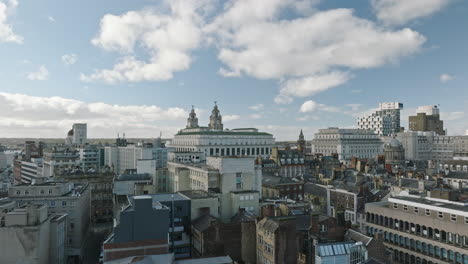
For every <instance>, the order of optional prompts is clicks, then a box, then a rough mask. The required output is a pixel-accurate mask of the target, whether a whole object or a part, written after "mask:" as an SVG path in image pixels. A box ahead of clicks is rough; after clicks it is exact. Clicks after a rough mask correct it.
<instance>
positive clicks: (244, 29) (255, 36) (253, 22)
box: [205, 0, 426, 103]
mask: <svg viewBox="0 0 468 264" xmlns="http://www.w3.org/2000/svg"><path fill="white" fill-rule="evenodd" d="M297 3H298V1H294V0H239V1H228V2H227V4H226V5H225V8H224V12H223V13H222V14H221V15H219V16H218V17H216V18H215V19H214V22H213V23H211V24H209V25H208V26H207V27H205V32H207V33H209V34H210V36H212V38H214V40H213V39H211V40H210V41H211V43H216V47H217V48H218V50H219V53H218V59H219V60H220V61H221V62H222V63H224V66H223V67H222V68H221V69H220V73H221V74H222V75H224V76H242V75H248V76H252V77H255V78H258V79H270V80H283V81H282V82H281V84H282V85H281V88H280V93H279V96H278V97H277V98H275V102H277V103H290V102H292V100H293V97H305V96H310V95H313V94H316V93H319V92H323V91H326V90H327V89H331V88H333V87H336V86H338V85H341V84H343V83H345V82H346V81H348V80H349V77H350V74H348V73H347V72H348V71H350V70H352V69H367V68H374V67H378V66H382V65H384V64H387V63H392V62H395V61H397V60H398V59H400V58H401V57H404V56H408V55H411V54H414V53H416V52H418V51H419V50H420V49H421V46H422V44H423V43H424V42H425V40H426V39H425V37H424V36H422V35H421V34H419V33H418V32H415V31H413V30H411V29H408V28H404V29H401V30H392V29H389V28H386V27H383V26H380V25H378V24H376V23H374V22H373V21H370V20H366V19H362V18H359V17H357V16H355V15H354V13H353V10H351V9H344V8H341V9H333V10H327V11H317V10H316V11H314V12H309V13H306V14H299V17H296V18H292V19H290V18H287V17H291V16H283V15H282V14H283V13H284V12H285V11H286V10H291V7H294V6H295V4H297ZM292 9H293V10H294V8H292ZM317 79H321V80H323V79H327V82H323V84H322V83H315V82H314V81H313V80H317Z"/></svg>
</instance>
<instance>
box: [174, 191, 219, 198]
mask: <svg viewBox="0 0 468 264" xmlns="http://www.w3.org/2000/svg"><path fill="white" fill-rule="evenodd" d="M179 193H180V194H182V195H184V196H187V197H188V198H190V199H191V200H196V199H204V198H214V197H216V196H214V195H212V194H210V193H208V192H205V191H203V190H191V191H180V192H179Z"/></svg>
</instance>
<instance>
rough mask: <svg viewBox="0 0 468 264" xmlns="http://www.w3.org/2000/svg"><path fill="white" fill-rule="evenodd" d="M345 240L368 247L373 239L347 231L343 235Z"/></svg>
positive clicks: (353, 231) (356, 232)
mask: <svg viewBox="0 0 468 264" xmlns="http://www.w3.org/2000/svg"><path fill="white" fill-rule="evenodd" d="M345 239H346V240H350V241H354V242H362V243H363V244H364V245H366V246H368V245H369V244H370V242H371V241H372V239H373V238H372V237H368V236H366V235H364V234H361V233H359V232H358V231H355V230H352V229H348V231H346V233H345Z"/></svg>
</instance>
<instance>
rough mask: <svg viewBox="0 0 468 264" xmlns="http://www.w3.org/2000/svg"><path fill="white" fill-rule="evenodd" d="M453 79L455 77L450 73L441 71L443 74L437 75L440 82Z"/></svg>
mask: <svg viewBox="0 0 468 264" xmlns="http://www.w3.org/2000/svg"><path fill="white" fill-rule="evenodd" d="M453 79H455V77H454V76H452V75H450V74H447V73H443V74H441V75H440V76H439V80H440V81H441V82H448V81H451V80H453Z"/></svg>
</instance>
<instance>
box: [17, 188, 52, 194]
mask: <svg viewBox="0 0 468 264" xmlns="http://www.w3.org/2000/svg"><path fill="white" fill-rule="evenodd" d="M39 193H40V194H45V193H46V191H45V190H44V189H41V190H40V191H39ZM48 193H49V194H52V193H53V190H52V189H49V190H48ZM15 194H16V195H21V190H16V191H15ZM23 194H24V195H29V194H30V192H29V190H24V191H23Z"/></svg>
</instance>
